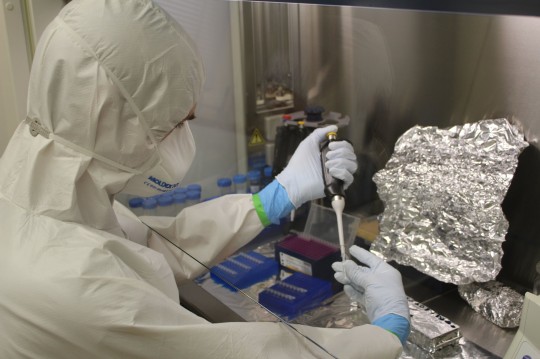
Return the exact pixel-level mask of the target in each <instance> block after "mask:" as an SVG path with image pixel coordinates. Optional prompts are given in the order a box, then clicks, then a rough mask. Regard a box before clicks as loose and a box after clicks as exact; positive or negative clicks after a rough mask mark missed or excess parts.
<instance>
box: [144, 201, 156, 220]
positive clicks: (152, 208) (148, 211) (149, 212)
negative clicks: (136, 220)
mask: <svg viewBox="0 0 540 359" xmlns="http://www.w3.org/2000/svg"><path fill="white" fill-rule="evenodd" d="M142 207H143V215H145V216H155V215H156V208H157V200H156V199H155V198H153V197H150V198H145V199H144V200H143V204H142Z"/></svg>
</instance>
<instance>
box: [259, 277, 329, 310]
mask: <svg viewBox="0 0 540 359" xmlns="http://www.w3.org/2000/svg"><path fill="white" fill-rule="evenodd" d="M333 294H334V292H333V291H332V283H331V282H329V281H326V280H323V279H319V278H315V277H312V276H309V275H306V274H303V273H300V272H297V273H294V274H292V275H291V276H289V277H287V278H285V279H284V280H282V281H279V282H277V283H276V284H274V285H272V286H271V287H270V288H267V289H265V290H263V291H262V292H261V293H259V303H261V304H262V305H264V306H265V307H266V308H268V309H269V310H271V311H272V312H274V313H276V314H279V315H280V316H283V317H285V318H286V319H287V320H291V319H294V318H296V317H297V316H299V315H300V314H303V313H305V312H307V311H309V310H311V309H313V308H315V307H318V306H319V305H321V303H322V302H323V301H324V300H325V299H327V298H330V297H331V296H332V295H333Z"/></svg>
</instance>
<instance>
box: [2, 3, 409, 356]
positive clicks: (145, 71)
mask: <svg viewBox="0 0 540 359" xmlns="http://www.w3.org/2000/svg"><path fill="white" fill-rule="evenodd" d="M198 56H199V55H197V52H196V50H195V47H194V46H193V44H192V43H191V40H190V39H189V37H188V36H187V35H186V34H185V33H184V31H183V30H182V29H181V28H180V27H179V26H178V24H176V23H175V22H174V20H171V19H170V18H169V17H168V16H167V15H166V14H164V12H163V11H162V10H161V9H160V8H158V7H156V6H155V5H153V4H152V3H151V2H149V1H145V0H131V1H127V0H117V1H113V0H79V1H74V2H72V3H71V4H70V5H68V6H66V7H65V8H64V9H63V10H62V11H61V13H60V14H59V15H58V16H57V18H56V19H55V20H54V21H53V22H52V23H51V24H50V25H49V27H48V28H47V29H46V31H45V32H44V34H43V35H42V38H41V39H40V42H39V46H38V49H37V52H36V55H35V59H34V63H33V67H32V74H31V79H30V86H29V100H28V117H27V121H31V120H37V121H38V122H39V124H40V125H38V127H37V129H36V127H33V128H34V134H36V132H39V134H37V135H36V136H33V134H31V127H30V126H29V124H28V122H23V123H21V124H20V125H19V127H18V128H17V130H16V132H15V134H14V136H13V138H12V139H11V141H10V143H9V145H8V147H7V149H6V151H5V153H4V155H3V157H2V159H1V162H0V228H1V230H2V237H1V238H0V288H1V295H0V357H1V358H56V359H58V358H78V359H81V358H312V357H323V358H324V357H327V354H325V353H324V352H322V351H321V350H320V349H318V348H317V347H316V346H314V345H313V344H312V343H310V342H308V341H307V340H305V339H304V338H302V337H301V336H299V335H298V334H295V333H294V332H293V331H291V330H290V328H287V327H286V326H285V325H283V324H278V323H222V324H212V323H209V322H207V321H206V320H204V319H202V318H200V317H198V316H196V315H195V314H193V313H191V312H190V311H188V310H186V309H184V308H183V307H182V306H181V305H180V304H179V294H178V289H177V282H181V281H182V280H185V279H186V278H193V277H194V276H196V275H198V274H200V273H201V272H202V270H203V269H202V268H200V266H198V265H196V264H195V263H194V262H193V261H192V260H191V259H189V258H187V257H186V256H185V255H183V254H182V252H180V251H178V250H177V249H175V248H173V247H172V246H171V247H170V246H169V245H168V243H166V242H164V241H162V240H161V239H159V238H157V237H156V236H155V235H151V234H149V232H148V231H147V230H146V229H145V228H144V227H140V228H141V229H140V230H138V229H137V226H136V225H133V223H132V224H131V225H126V224H127V223H128V221H129V219H128V218H127V217H126V216H123V215H118V216H117V215H116V214H115V211H114V209H113V205H112V203H113V198H114V194H116V193H118V192H119V191H121V190H122V188H123V187H124V186H125V183H126V182H127V181H128V179H129V178H130V177H131V176H133V172H134V171H141V170H143V169H144V168H147V167H148V166H151V165H153V164H155V162H156V160H157V157H156V155H155V154H156V150H155V143H157V142H159V141H160V140H161V139H162V138H163V136H164V135H165V134H166V133H167V132H168V131H170V130H171V128H173V127H174V125H175V124H176V123H177V122H178V121H179V120H180V119H182V118H184V117H185V116H186V115H187V113H188V112H189V109H191V108H192V106H193V104H194V103H196V101H197V95H198V92H199V90H200V87H201V83H202V78H203V71H202V67H201V65H200V60H199V57H198ZM125 214H126V213H125ZM127 216H128V217H129V214H127ZM132 220H133V219H132ZM135 220H136V219H135ZM119 221H120V222H121V223H122V224H124V225H125V227H126V228H125V231H124V230H123V229H122V227H121V225H120V223H119ZM153 225H155V226H156V228H158V229H159V230H160V231H163V233H164V234H165V235H167V236H168V237H169V238H173V239H175V240H176V241H178V243H179V244H180V246H181V247H183V248H184V249H187V250H189V251H190V252H191V253H192V254H193V255H194V256H196V257H197V258H200V259H202V260H203V261H205V262H206V263H208V264H209V265H212V264H213V263H216V262H217V261H219V260H221V259H223V258H225V257H227V256H229V255H231V254H232V253H233V252H234V251H235V250H237V249H238V248H240V247H241V246H243V245H244V244H245V243H247V242H249V241H250V240H251V239H252V238H253V237H254V236H256V235H257V234H258V233H259V232H260V231H261V230H262V229H263V226H262V224H261V221H260V220H259V217H258V216H257V214H256V211H255V208H254V205H253V203H252V196H251V195H249V194H246V195H234V196H227V197H222V198H220V199H216V200H213V201H209V202H205V203H201V204H199V205H197V206H194V207H190V208H188V209H185V210H184V211H182V212H181V213H180V214H179V215H178V216H177V217H176V218H172V219H163V220H159V221H155V223H153ZM139 226H140V225H139ZM130 234H132V235H133V236H134V237H138V238H139V239H138V240H137V242H140V243H136V242H134V241H131V240H130ZM141 244H142V245H141ZM175 277H176V280H175ZM298 329H299V330H300V331H301V332H302V333H304V334H306V335H308V336H310V337H311V338H312V339H313V340H315V341H316V342H318V343H320V344H321V345H322V346H324V347H325V348H326V349H328V350H329V351H330V352H331V353H333V354H334V355H335V356H336V357H338V358H396V357H398V356H399V355H400V353H401V344H400V342H399V340H398V338H397V337H396V336H395V335H393V334H391V333H390V332H387V331H386V330H384V329H381V328H379V327H377V326H372V325H364V326H360V327H355V328H352V329H327V328H312V327H306V326H298Z"/></svg>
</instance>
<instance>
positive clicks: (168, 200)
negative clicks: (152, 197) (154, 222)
mask: <svg viewBox="0 0 540 359" xmlns="http://www.w3.org/2000/svg"><path fill="white" fill-rule="evenodd" d="M157 202H158V207H157V210H156V214H157V215H158V216H165V217H173V216H174V200H173V196H172V195H170V194H164V195H160V196H159V197H158V198H157Z"/></svg>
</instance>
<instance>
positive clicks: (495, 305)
mask: <svg viewBox="0 0 540 359" xmlns="http://www.w3.org/2000/svg"><path fill="white" fill-rule="evenodd" d="M458 292H459V295H460V296H461V297H462V298H463V299H465V300H466V301H467V302H468V303H469V304H470V306H471V307H472V308H473V309H474V310H475V311H476V312H478V313H480V314H481V315H482V316H483V317H484V318H486V319H487V320H489V321H490V322H492V323H494V324H496V325H498V326H499V327H502V328H516V327H519V320H520V318H521V310H522V309H523V301H524V298H523V296H522V295H521V294H519V293H518V292H516V291H515V290H513V289H511V288H509V287H506V286H504V285H503V284H502V283H500V282H496V281H492V282H487V283H471V284H466V285H460V286H458Z"/></svg>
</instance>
